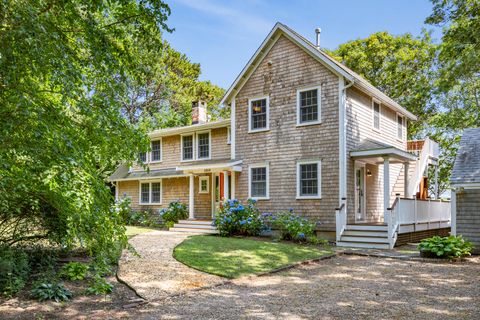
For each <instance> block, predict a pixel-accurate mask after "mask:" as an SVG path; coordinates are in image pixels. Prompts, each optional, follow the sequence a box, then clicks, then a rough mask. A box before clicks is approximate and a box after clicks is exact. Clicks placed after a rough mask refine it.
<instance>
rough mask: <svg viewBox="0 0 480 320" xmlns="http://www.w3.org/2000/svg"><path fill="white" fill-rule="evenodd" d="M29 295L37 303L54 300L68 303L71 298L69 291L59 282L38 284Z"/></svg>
mask: <svg viewBox="0 0 480 320" xmlns="http://www.w3.org/2000/svg"><path fill="white" fill-rule="evenodd" d="M31 295H32V297H33V298H35V299H37V300H39V301H45V300H55V301H57V302H60V301H68V300H70V299H71V298H72V296H73V295H72V293H71V292H70V290H68V289H67V288H65V286H64V285H63V283H59V282H38V283H37V284H35V285H34V287H33V289H32V290H31Z"/></svg>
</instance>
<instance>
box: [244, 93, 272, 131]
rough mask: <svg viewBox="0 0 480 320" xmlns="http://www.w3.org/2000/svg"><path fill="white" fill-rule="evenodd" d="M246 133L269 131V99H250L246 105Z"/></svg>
mask: <svg viewBox="0 0 480 320" xmlns="http://www.w3.org/2000/svg"><path fill="white" fill-rule="evenodd" d="M248 129H249V130H248V131H249V132H256V131H265V130H268V129H269V98H268V97H265V98H260V99H251V100H249V103H248Z"/></svg>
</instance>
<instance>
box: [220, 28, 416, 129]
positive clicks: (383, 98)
mask: <svg viewBox="0 0 480 320" xmlns="http://www.w3.org/2000/svg"><path fill="white" fill-rule="evenodd" d="M280 35H284V36H285V37H287V38H288V39H290V40H291V41H292V42H294V43H295V44H297V45H298V46H300V47H301V48H302V49H303V50H305V51H306V52H307V53H309V54H310V55H311V56H312V57H314V58H316V59H317V60H318V61H319V62H320V63H322V64H323V65H325V66H326V67H327V68H328V69H330V71H332V72H333V73H335V74H337V75H339V76H343V77H344V78H346V79H347V80H349V81H350V82H353V85H354V86H355V87H357V88H358V89H360V90H361V91H363V92H365V93H368V94H370V95H372V96H373V97H375V98H376V99H378V100H379V101H380V102H381V103H383V104H385V105H387V106H388V107H390V108H392V109H394V110H395V111H397V112H398V113H401V114H402V115H404V116H406V117H407V118H409V119H410V120H417V117H416V116H415V115H414V114H413V113H411V112H409V111H408V110H407V109H405V108H404V107H402V106H401V105H400V104H398V103H397V102H395V101H394V100H393V99H392V98H390V97H389V96H387V95H386V94H384V93H383V92H382V91H380V90H379V89H377V88H376V87H374V86H373V85H372V84H371V83H369V82H368V81H367V80H365V79H363V78H362V77H361V76H360V75H359V74H357V73H355V72H354V71H353V70H351V69H349V68H347V67H346V66H345V65H343V64H342V63H340V62H338V61H337V60H335V59H334V58H332V57H331V56H329V55H328V54H326V53H325V52H323V51H322V50H321V49H319V48H317V47H316V46H315V45H314V44H313V43H311V42H310V41H309V40H307V39H306V38H304V37H303V36H301V35H300V34H298V33H297V32H295V31H294V30H292V29H291V28H289V27H287V26H286V25H284V24H282V23H280V22H277V23H276V24H275V26H274V27H273V29H272V30H271V31H270V33H269V34H268V35H267V37H266V38H265V40H264V41H263V42H262V44H261V45H260V47H259V48H258V49H257V51H255V54H254V55H253V56H252V58H250V60H249V61H248V63H247V65H246V66H245V67H244V68H243V70H242V71H241V72H240V74H239V75H238V76H237V78H236V79H235V81H234V82H233V84H232V85H231V86H230V88H229V89H228V90H227V92H226V93H225V95H224V96H223V98H222V101H221V102H220V104H224V103H226V102H229V101H230V100H231V99H232V97H233V96H235V94H236V93H238V92H239V91H240V89H241V88H242V87H243V85H244V84H245V83H246V82H247V80H248V79H249V78H250V75H251V74H252V73H253V71H255V69H256V68H257V67H258V65H259V63H260V62H261V61H262V59H263V58H264V57H265V55H266V54H267V53H268V52H269V51H270V49H271V48H272V46H273V45H274V44H275V42H276V40H277V39H278V38H279V37H280Z"/></svg>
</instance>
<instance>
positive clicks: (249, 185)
mask: <svg viewBox="0 0 480 320" xmlns="http://www.w3.org/2000/svg"><path fill="white" fill-rule="evenodd" d="M253 168H266V170H265V174H266V177H265V178H266V180H267V181H266V189H267V190H266V195H265V197H252V169H253ZM248 198H250V199H255V200H270V164H269V163H268V162H264V163H255V164H251V165H249V166H248Z"/></svg>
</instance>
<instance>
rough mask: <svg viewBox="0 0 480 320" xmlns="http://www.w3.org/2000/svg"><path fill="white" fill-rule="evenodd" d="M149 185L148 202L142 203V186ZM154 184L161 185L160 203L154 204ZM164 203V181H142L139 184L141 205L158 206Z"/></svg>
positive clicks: (139, 201)
mask: <svg viewBox="0 0 480 320" xmlns="http://www.w3.org/2000/svg"><path fill="white" fill-rule="evenodd" d="M144 183H145V184H147V183H148V184H149V186H148V193H149V194H148V202H142V184H144ZM152 183H160V202H152ZM162 202H163V180H162V179H160V180H140V181H139V182H138V203H139V204H140V205H158V204H162Z"/></svg>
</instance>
